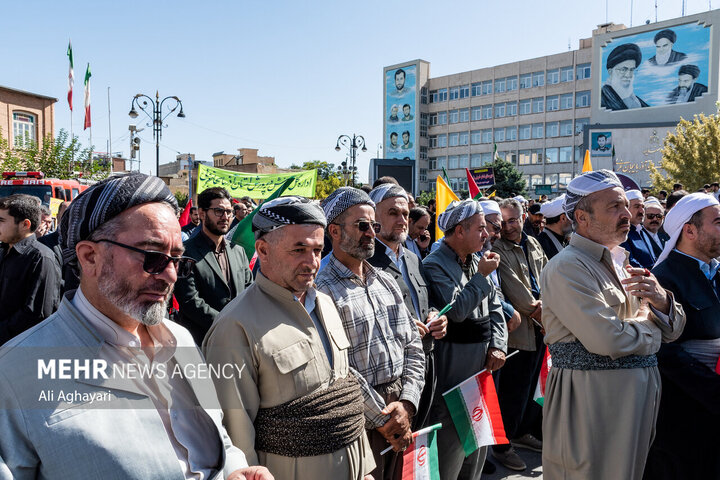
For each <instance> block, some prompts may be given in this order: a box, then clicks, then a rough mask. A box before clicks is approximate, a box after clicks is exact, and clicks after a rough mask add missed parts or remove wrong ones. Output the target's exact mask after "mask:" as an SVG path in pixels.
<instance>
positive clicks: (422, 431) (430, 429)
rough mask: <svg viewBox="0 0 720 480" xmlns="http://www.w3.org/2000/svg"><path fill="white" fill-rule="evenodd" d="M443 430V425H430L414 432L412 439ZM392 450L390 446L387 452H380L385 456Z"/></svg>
mask: <svg viewBox="0 0 720 480" xmlns="http://www.w3.org/2000/svg"><path fill="white" fill-rule="evenodd" d="M441 428H442V423H436V424H435V425H430V426H429V427H425V428H421V429H420V430H418V431H417V432H413V434H412V438H417V437H419V436H420V435H425V434H426V433H430V432H433V431H435V430H440V429H441ZM392 449H393V447H392V445H390V446H389V447H387V448H386V449H385V450H383V451H382V452H380V455H385V454H386V453H388V452H389V451H390V450H392Z"/></svg>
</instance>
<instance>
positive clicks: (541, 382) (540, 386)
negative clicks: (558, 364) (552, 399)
mask: <svg viewBox="0 0 720 480" xmlns="http://www.w3.org/2000/svg"><path fill="white" fill-rule="evenodd" d="M550 367H552V358H550V350H548V349H547V348H545V356H544V357H543V363H542V367H540V376H539V377H538V383H537V387H535V394H534V395H533V400H535V401H536V402H537V403H538V404H539V405H540V406H543V404H544V403H545V384H546V383H547V377H548V373H550Z"/></svg>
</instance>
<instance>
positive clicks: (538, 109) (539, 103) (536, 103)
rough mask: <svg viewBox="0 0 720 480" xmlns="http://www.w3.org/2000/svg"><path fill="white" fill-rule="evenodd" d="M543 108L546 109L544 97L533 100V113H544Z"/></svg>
mask: <svg viewBox="0 0 720 480" xmlns="http://www.w3.org/2000/svg"><path fill="white" fill-rule="evenodd" d="M543 107H545V99H544V98H543V97H536V98H533V99H532V113H542V111H543Z"/></svg>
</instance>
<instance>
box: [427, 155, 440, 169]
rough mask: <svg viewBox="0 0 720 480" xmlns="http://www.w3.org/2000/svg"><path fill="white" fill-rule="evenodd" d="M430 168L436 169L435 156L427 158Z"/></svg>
mask: <svg viewBox="0 0 720 480" xmlns="http://www.w3.org/2000/svg"><path fill="white" fill-rule="evenodd" d="M428 164H429V167H430V170H437V169H438V167H437V158H434V157H431V158H429V159H428Z"/></svg>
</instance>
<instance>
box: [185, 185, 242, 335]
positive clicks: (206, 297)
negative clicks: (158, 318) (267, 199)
mask: <svg viewBox="0 0 720 480" xmlns="http://www.w3.org/2000/svg"><path fill="white" fill-rule="evenodd" d="M230 201H231V197H230V193H228V191H227V190H225V189H224V188H220V187H214V188H208V189H206V190H203V191H202V193H200V194H199V195H198V207H200V220H201V222H202V226H201V227H198V228H200V231H198V232H197V233H196V234H195V235H193V236H192V237H191V238H190V239H189V240H187V241H186V242H185V255H187V256H188V257H191V258H194V259H195V261H196V263H195V266H194V267H193V270H192V274H191V275H189V276H188V277H187V278H183V279H180V280H178V283H177V287H176V288H175V297H176V298H177V301H178V303H179V304H180V320H179V321H180V323H182V324H183V325H184V326H185V327H187V329H188V330H190V333H192V336H193V338H194V339H195V342H196V343H197V344H198V345H202V342H203V338H205V334H206V333H207V331H208V329H209V328H210V326H211V325H212V324H213V322H214V321H215V317H216V316H217V314H218V313H219V312H220V310H222V309H223V307H224V306H225V305H227V304H228V303H229V302H230V300H232V299H233V298H235V297H236V296H237V295H238V294H239V293H240V292H242V291H243V290H244V289H245V288H247V287H249V286H250V284H251V283H252V281H253V275H252V272H251V271H250V266H249V262H248V258H247V255H245V249H243V248H242V247H241V246H240V245H236V244H235V243H233V242H231V241H229V240H227V239H226V238H225V234H226V233H228V230H229V229H230V219H231V218H232V215H233V210H232V205H231V203H230Z"/></svg>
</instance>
